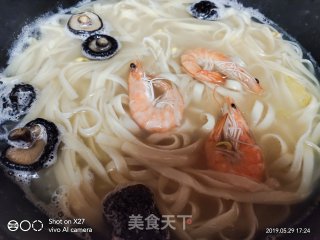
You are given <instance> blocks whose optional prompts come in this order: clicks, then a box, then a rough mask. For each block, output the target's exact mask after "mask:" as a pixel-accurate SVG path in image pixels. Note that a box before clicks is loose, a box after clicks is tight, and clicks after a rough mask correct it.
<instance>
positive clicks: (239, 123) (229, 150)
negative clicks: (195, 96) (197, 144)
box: [205, 97, 265, 182]
mask: <svg viewBox="0 0 320 240" xmlns="http://www.w3.org/2000/svg"><path fill="white" fill-rule="evenodd" d="M205 154H206V160H207V165H208V167H209V168H210V169H212V170H215V171H219V172H225V173H231V174H235V175H240V176H244V177H248V178H251V179H253V180H255V181H258V182H262V181H263V180H264V178H265V164H264V160H263V155H262V150H261V148H260V147H259V146H258V145H257V144H256V142H255V140H254V139H253V136H252V134H251V133H250V130H249V127H248V125H247V123H246V121H245V119H244V118H243V116H242V114H241V112H240V110H239V109H238V108H237V106H236V105H235V103H234V101H233V100H232V99H231V98H229V97H228V98H227V100H226V104H225V107H224V109H223V116H222V117H221V118H220V119H219V120H218V122H217V123H216V126H215V127H214V129H213V130H212V132H211V134H210V135H209V137H208V139H207V140H206V143H205Z"/></svg>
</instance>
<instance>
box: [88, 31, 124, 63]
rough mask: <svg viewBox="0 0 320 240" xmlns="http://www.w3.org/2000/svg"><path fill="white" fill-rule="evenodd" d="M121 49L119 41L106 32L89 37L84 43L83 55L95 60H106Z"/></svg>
mask: <svg viewBox="0 0 320 240" xmlns="http://www.w3.org/2000/svg"><path fill="white" fill-rule="evenodd" d="M118 49H119V43H118V41H117V40H116V39H115V38H113V37H111V36H109V35H104V34H96V35H92V36H90V37H88V38H87V39H86V40H85V41H84V42H83V44H82V52H83V55H84V56H86V57H87V58H89V59H93V60H105V59H108V58H111V57H113V56H114V55H115V54H116V53H117V51H118Z"/></svg>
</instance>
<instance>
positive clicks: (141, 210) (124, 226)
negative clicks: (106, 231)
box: [102, 184, 170, 240]
mask: <svg viewBox="0 0 320 240" xmlns="http://www.w3.org/2000/svg"><path fill="white" fill-rule="evenodd" d="M102 204H103V215H104V217H105V220H106V221H107V222H108V223H109V224H111V225H112V226H113V233H112V235H113V236H112V239H128V240H129V239H141V240H149V239H153V240H168V239H170V233H169V231H168V228H163V227H164V224H163V222H159V228H160V229H158V230H157V229H146V228H144V229H142V230H139V229H136V231H132V230H128V222H129V221H130V216H132V215H134V216H137V215H141V216H142V217H143V219H145V218H147V217H152V216H154V217H156V218H158V219H159V220H160V219H161V213H160V211H159V209H158V207H157V206H156V203H155V201H154V195H153V193H152V191H151V190H150V189H149V188H148V187H146V186H145V185H143V184H134V185H128V186H123V187H120V188H116V189H115V190H113V191H112V192H110V193H108V194H107V195H106V197H105V199H104V200H103V203H102Z"/></svg>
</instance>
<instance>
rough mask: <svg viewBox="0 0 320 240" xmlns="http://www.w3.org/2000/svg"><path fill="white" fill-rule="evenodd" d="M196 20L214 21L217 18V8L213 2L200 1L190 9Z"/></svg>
mask: <svg viewBox="0 0 320 240" xmlns="http://www.w3.org/2000/svg"><path fill="white" fill-rule="evenodd" d="M190 13H191V15H192V16H193V17H194V18H198V19H201V20H214V19H215V18H216V17H217V6H216V5H215V4H214V3H213V2H211V1H200V2H197V3H194V4H192V5H191V7H190Z"/></svg>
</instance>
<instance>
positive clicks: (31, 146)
mask: <svg viewBox="0 0 320 240" xmlns="http://www.w3.org/2000/svg"><path fill="white" fill-rule="evenodd" d="M59 142H60V139H59V131H58V128H57V127H56V125H55V124H54V123H52V122H49V121H47V120H45V119H42V118H37V119H35V120H33V121H31V122H29V123H27V124H26V125H25V126H24V127H22V128H16V129H14V130H12V131H11V132H10V133H9V135H8V146H7V147H6V149H5V150H4V151H3V152H2V153H1V156H0V160H1V162H2V164H3V165H4V166H6V167H8V168H10V169H13V170H20V171H37V170H39V169H41V168H44V167H48V166H50V165H52V164H53V163H54V162H55V159H56V150H57V146H58V144H59Z"/></svg>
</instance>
